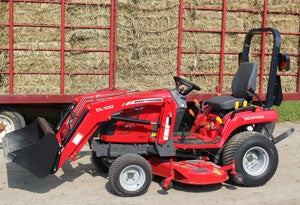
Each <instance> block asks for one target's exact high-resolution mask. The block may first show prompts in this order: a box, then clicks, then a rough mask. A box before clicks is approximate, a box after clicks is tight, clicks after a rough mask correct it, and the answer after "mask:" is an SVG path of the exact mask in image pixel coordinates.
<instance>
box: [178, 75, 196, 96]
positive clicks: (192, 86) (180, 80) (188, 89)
mask: <svg viewBox="0 0 300 205" xmlns="http://www.w3.org/2000/svg"><path fill="white" fill-rule="evenodd" d="M173 79H174V81H175V85H176V90H177V92H178V93H179V94H181V95H187V94H189V93H190V92H191V91H192V90H198V91H199V90H201V88H200V87H199V86H198V85H195V84H194V83H191V82H190V81H187V80H185V79H183V78H180V77H178V76H174V77H173ZM182 85H184V86H185V87H186V88H185V89H182V88H181V86H182Z"/></svg>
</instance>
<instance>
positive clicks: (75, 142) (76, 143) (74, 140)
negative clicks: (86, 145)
mask: <svg viewBox="0 0 300 205" xmlns="http://www.w3.org/2000/svg"><path fill="white" fill-rule="evenodd" d="M82 138H83V135H82V134H81V133H79V132H78V133H77V134H76V136H75V137H74V139H73V140H72V142H73V143H74V144H75V145H78V144H79V142H80V141H81V139H82Z"/></svg>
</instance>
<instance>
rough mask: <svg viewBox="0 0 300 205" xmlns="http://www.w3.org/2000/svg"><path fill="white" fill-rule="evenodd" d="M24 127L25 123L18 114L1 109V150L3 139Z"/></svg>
mask: <svg viewBox="0 0 300 205" xmlns="http://www.w3.org/2000/svg"><path fill="white" fill-rule="evenodd" d="M24 126H25V121H24V118H23V116H21V115H20V114H19V113H17V112H15V111H12V110H6V109H1V110H0V148H2V139H3V137H4V136H5V135H6V134H7V133H9V132H12V131H14V130H18V129H20V128H22V127H24Z"/></svg>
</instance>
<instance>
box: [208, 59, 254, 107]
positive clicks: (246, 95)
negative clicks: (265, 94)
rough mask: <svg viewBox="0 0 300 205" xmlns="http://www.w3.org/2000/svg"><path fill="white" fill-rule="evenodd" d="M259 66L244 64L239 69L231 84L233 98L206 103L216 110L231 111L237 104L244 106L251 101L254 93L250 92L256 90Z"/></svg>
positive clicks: (220, 98)
mask: <svg viewBox="0 0 300 205" xmlns="http://www.w3.org/2000/svg"><path fill="white" fill-rule="evenodd" d="M256 78H257V65H256V64H255V63H249V62H246V63H242V64H241V65H240V67H239V68H238V70H237V72H236V74H235V76H234V78H233V80H232V84H231V89H232V95H231V96H225V95H222V96H216V97H213V98H211V99H208V100H207V101H205V102H204V105H206V104H208V105H210V106H211V107H212V108H213V109H215V110H230V109H233V108H234V107H235V102H236V101H238V102H239V105H242V104H243V101H244V100H247V101H251V100H252V96H253V93H250V92H249V91H248V90H249V88H252V89H253V90H255V88H256Z"/></svg>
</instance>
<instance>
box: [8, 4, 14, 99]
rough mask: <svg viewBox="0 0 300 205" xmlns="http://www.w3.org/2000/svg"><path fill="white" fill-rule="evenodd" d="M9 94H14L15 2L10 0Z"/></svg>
mask: <svg viewBox="0 0 300 205" xmlns="http://www.w3.org/2000/svg"><path fill="white" fill-rule="evenodd" d="M9 94H14V3H13V0H9Z"/></svg>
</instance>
